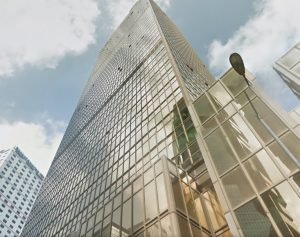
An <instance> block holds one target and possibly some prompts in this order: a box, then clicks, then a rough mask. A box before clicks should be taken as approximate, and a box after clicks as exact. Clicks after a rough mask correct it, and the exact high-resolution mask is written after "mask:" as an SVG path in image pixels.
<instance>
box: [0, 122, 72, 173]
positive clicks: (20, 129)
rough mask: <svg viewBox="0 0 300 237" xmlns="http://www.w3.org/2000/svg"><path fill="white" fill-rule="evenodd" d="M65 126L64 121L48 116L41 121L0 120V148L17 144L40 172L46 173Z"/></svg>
mask: <svg viewBox="0 0 300 237" xmlns="http://www.w3.org/2000/svg"><path fill="white" fill-rule="evenodd" d="M65 126H66V125H65V123H63V122H56V121H53V120H51V119H49V118H47V119H46V120H45V121H44V122H43V123H26V122H22V121H19V122H14V123H9V122H7V121H0V131H1V136H0V150H2V149H6V148H12V147H13V146H15V145H17V146H18V147H19V148H20V149H21V151H22V152H23V153H24V154H25V155H26V156H27V157H28V158H29V159H30V160H31V161H32V163H33V164H34V165H35V166H36V167H37V168H38V169H39V170H40V172H42V173H43V174H46V173H47V171H48V169H49V167H50V164H51V162H52V160H53V158H54V155H55V152H56V150H57V148H58V146H59V144H60V141H61V139H62V136H63V132H62V131H63V130H64V128H65ZM49 130H50V133H49V132H48V131H49Z"/></svg>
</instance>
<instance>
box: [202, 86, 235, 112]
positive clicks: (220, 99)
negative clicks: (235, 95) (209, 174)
mask: <svg viewBox="0 0 300 237" xmlns="http://www.w3.org/2000/svg"><path fill="white" fill-rule="evenodd" d="M208 94H209V96H210V98H211V100H212V102H213V103H214V105H215V106H216V108H217V109H218V110H219V109H221V108H223V107H224V106H225V105H226V104H228V103H229V102H230V101H231V100H232V98H231V96H230V95H229V93H228V92H227V91H226V90H225V89H224V87H223V86H222V85H221V84H220V83H216V84H215V85H214V86H213V87H211V88H210V89H209V90H208Z"/></svg>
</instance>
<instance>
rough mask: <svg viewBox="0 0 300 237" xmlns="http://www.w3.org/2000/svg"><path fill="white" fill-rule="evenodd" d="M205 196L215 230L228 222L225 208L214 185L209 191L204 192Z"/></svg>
mask: <svg viewBox="0 0 300 237" xmlns="http://www.w3.org/2000/svg"><path fill="white" fill-rule="evenodd" d="M203 196H204V201H205V205H206V208H207V211H208V214H209V217H210V220H211V223H212V225H213V228H214V230H215V231H216V230H218V229H220V228H221V227H223V226H224V225H226V224H227V223H226V220H225V217H224V213H223V210H222V208H221V205H220V203H219V200H218V198H217V194H216V192H215V190H214V188H213V187H211V188H210V190H209V191H207V192H206V193H204V194H203Z"/></svg>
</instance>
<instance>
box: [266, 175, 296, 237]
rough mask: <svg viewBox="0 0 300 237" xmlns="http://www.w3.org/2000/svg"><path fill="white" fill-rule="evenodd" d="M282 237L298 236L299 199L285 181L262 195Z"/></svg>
mask: <svg viewBox="0 0 300 237" xmlns="http://www.w3.org/2000/svg"><path fill="white" fill-rule="evenodd" d="M262 198H263V200H264V202H265V203H266V205H267V207H268V209H269V211H270V213H271V215H272V217H273V219H274V221H275V222H276V224H277V225H278V227H279V229H280V231H281V232H282V234H283V235H284V236H300V199H299V197H298V196H297V194H296V193H295V192H294V190H293V189H292V188H291V186H290V184H289V183H288V182H287V181H285V182H283V183H281V184H279V185H277V186H276V187H275V188H273V189H271V190H270V191H267V192H266V193H264V194H263V195H262Z"/></svg>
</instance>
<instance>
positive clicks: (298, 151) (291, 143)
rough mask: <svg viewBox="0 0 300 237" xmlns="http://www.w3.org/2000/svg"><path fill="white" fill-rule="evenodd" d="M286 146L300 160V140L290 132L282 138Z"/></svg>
mask: <svg viewBox="0 0 300 237" xmlns="http://www.w3.org/2000/svg"><path fill="white" fill-rule="evenodd" d="M281 140H282V142H283V143H284V145H285V146H286V147H287V148H288V149H289V150H290V152H292V153H293V155H294V156H295V157H297V158H298V160H300V146H299V144H300V139H299V138H298V137H297V136H295V135H294V134H293V133H291V132H288V133H286V134H284V135H283V136H282V137H281Z"/></svg>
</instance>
